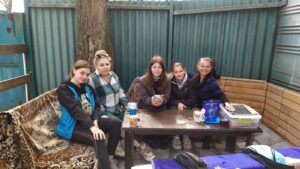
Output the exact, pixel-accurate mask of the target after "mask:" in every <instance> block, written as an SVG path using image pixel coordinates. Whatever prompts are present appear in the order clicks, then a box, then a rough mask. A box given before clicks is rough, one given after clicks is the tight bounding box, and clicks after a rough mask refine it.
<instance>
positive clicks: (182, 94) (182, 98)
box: [169, 73, 196, 108]
mask: <svg viewBox="0 0 300 169" xmlns="http://www.w3.org/2000/svg"><path fill="white" fill-rule="evenodd" d="M185 76H187V79H186V80H185V81H184V82H183V87H182V88H181V89H179V85H178V84H177V82H176V80H175V76H173V77H172V78H171V95H170V100H169V106H175V107H177V105H178V103H182V104H184V105H185V106H187V107H190V108H193V107H194V106H195V104H196V95H195V92H194V91H193V88H192V86H191V83H190V79H191V78H192V74H188V73H186V75H185Z"/></svg>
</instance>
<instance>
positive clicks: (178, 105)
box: [169, 63, 196, 150]
mask: <svg viewBox="0 0 300 169" xmlns="http://www.w3.org/2000/svg"><path fill="white" fill-rule="evenodd" d="M172 74H173V77H172V78H171V96H170V101H169V107H170V108H172V109H174V108H175V109H178V110H181V111H182V110H184V109H191V108H193V107H194V106H195V103H196V97H195V94H194V91H193V89H192V86H191V84H190V79H191V77H192V75H191V74H188V73H187V72H186V70H185V67H184V65H183V64H182V63H175V64H174V65H173V67H172ZM182 140H183V141H182V142H181V140H180V137H179V135H176V136H174V137H173V140H172V146H173V148H174V149H175V150H180V149H182V147H183V148H184V149H191V148H192V142H191V140H190V138H189V137H188V136H187V135H184V136H183V139H182Z"/></svg>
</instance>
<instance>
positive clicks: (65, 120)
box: [55, 85, 95, 139]
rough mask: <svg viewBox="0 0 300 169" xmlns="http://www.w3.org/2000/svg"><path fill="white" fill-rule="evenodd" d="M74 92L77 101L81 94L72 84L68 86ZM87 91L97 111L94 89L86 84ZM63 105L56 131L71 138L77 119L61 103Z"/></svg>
mask: <svg viewBox="0 0 300 169" xmlns="http://www.w3.org/2000/svg"><path fill="white" fill-rule="evenodd" d="M68 87H69V88H70V89H71V91H72V93H73V94H74V96H73V99H74V101H77V100H78V99H79V96H78V94H77V92H76V91H75V89H74V88H73V87H71V86H68ZM85 91H86V93H87V97H88V100H89V101H90V103H91V105H92V110H93V113H94V112H95V111H94V110H95V99H94V95H93V93H92V91H91V90H90V89H89V87H88V86H87V85H86V86H85ZM60 107H61V117H60V119H59V122H58V125H57V127H56V130H55V133H56V134H57V135H59V136H61V137H63V138H66V139H71V138H72V133H73V130H74V127H75V124H76V120H75V119H73V118H72V117H71V115H70V113H69V112H68V111H67V109H66V108H65V107H64V106H63V105H61V104H60Z"/></svg>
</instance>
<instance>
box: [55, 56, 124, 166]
mask: <svg viewBox="0 0 300 169" xmlns="http://www.w3.org/2000/svg"><path fill="white" fill-rule="evenodd" d="M90 73H91V66H90V64H89V63H88V62H87V61H84V60H78V61H77V62H76V63H75V64H74V65H73V67H72V69H71V71H70V75H69V78H68V79H67V80H65V81H63V82H62V83H61V84H60V85H59V87H58V88H57V95H58V101H59V103H60V105H61V111H62V114H61V117H60V120H59V122H58V125H57V128H56V134H57V135H59V136H61V137H63V138H65V139H68V140H71V141H74V142H78V143H81V144H86V145H91V146H93V147H94V149H95V152H96V157H97V159H98V168H101V169H110V168H115V167H113V166H114V165H115V163H112V160H113V155H114V152H115V150H116V146H117V144H118V141H119V138H120V128H121V122H120V121H119V120H116V119H114V118H105V117H101V112H100V105H99V103H98V101H97V97H96V93H95V91H94V89H93V88H92V87H91V86H89V85H88V84H87V83H86V82H87V80H88V77H89V75H90ZM104 132H106V133H109V139H108V145H107V149H106V146H105V134H104Z"/></svg>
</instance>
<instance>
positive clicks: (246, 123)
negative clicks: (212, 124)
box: [220, 104, 261, 128]
mask: <svg viewBox="0 0 300 169" xmlns="http://www.w3.org/2000/svg"><path fill="white" fill-rule="evenodd" d="M232 105H233V107H235V106H245V108H246V109H247V110H248V113H245V114H243V113H241V112H239V111H238V109H236V111H234V112H229V111H228V110H226V109H225V107H224V106H223V105H222V104H220V116H221V119H222V118H225V119H228V120H229V126H230V128H257V127H258V124H259V121H260V119H261V115H260V114H259V113H258V112H256V111H255V110H254V109H252V108H251V107H249V106H247V105H245V104H232Z"/></svg>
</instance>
